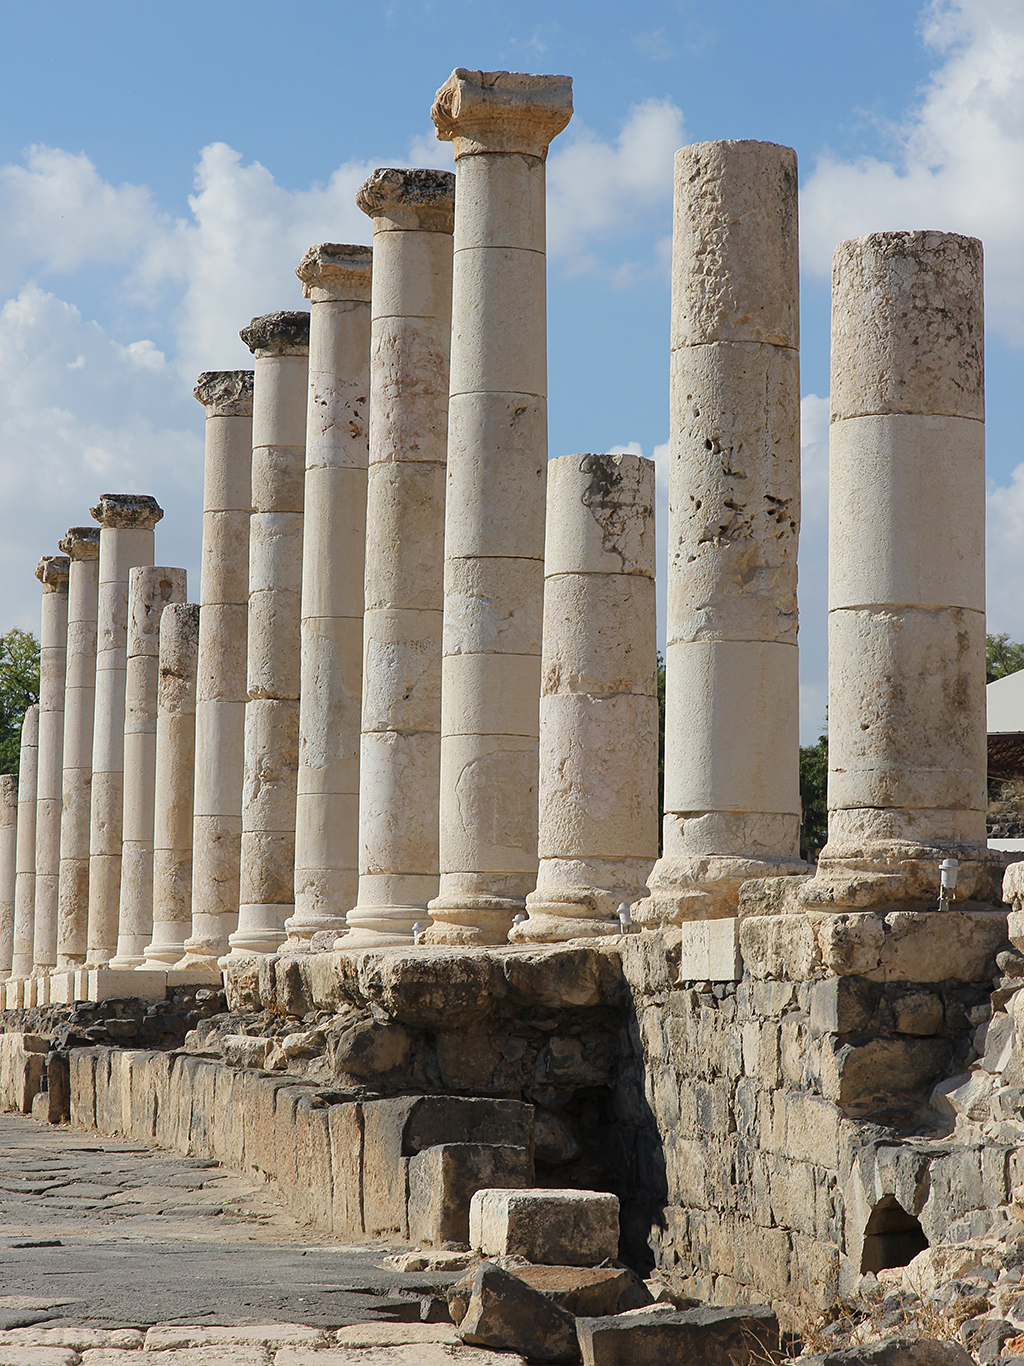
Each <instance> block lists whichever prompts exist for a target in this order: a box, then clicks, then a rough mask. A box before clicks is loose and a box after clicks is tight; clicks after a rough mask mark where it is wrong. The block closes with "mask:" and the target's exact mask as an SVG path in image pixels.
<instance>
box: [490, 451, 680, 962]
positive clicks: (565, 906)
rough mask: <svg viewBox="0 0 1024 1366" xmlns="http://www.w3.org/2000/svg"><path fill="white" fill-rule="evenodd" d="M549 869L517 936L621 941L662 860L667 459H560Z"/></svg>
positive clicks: (545, 838) (550, 602)
mask: <svg viewBox="0 0 1024 1366" xmlns="http://www.w3.org/2000/svg"><path fill="white" fill-rule="evenodd" d="M544 575H545V577H544V655H543V668H542V677H543V683H542V688H541V702H540V837H539V852H540V869H539V872H538V876H537V888H536V891H533V892H531V893H530V895H529V896H528V897H527V898H526V909H527V910H528V912H529V919H528V920H526V921H523V922H521V923H520V924H518V925H516V926H514V927H513V930H512V933H511V935H510V938H512V939H513V940H541V941H549V942H552V941H556V940H562V939H578V938H582V937H586V938H590V937H592V936H594V935H600V934H618V933H619V930H620V925H619V919H618V908H619V906H620V905H621V904H622V902H624V901H625V902H633V901H636V900H637V899H638V898H639V897H642V896H643V895H644V894H645V892H646V890H647V888H646V885H645V884H646V881H647V875H648V874H649V873H650V871H651V867H652V866H653V864H654V860H655V859H656V858H657V856H658V695H657V663H658V649H657V615H656V605H655V600H654V465H653V463H652V462H651V461H650V460H644V459H643V458H642V457H640V456H636V455H563V456H561V457H560V458H559V459H557V460H552V461H551V463H550V464H549V465H548V511H547V537H546V542H545V549H544Z"/></svg>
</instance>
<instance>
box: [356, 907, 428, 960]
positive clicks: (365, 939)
mask: <svg viewBox="0 0 1024 1366" xmlns="http://www.w3.org/2000/svg"><path fill="white" fill-rule="evenodd" d="M429 920H430V915H429V912H428V911H427V909H426V907H425V906H355V907H353V909H352V910H351V911H349V913H348V918H347V921H346V925H347V929H346V930H344V931H342V932H341V934H339V936H338V938H337V939H336V940H335V941H334V947H335V948H336V949H338V950H348V949H387V948H408V947H409V945H410V944H412V942H413V935H412V927H413V926H414V925H417V924H420V923H421V922H422V923H424V924H426V923H427V922H428V921H429Z"/></svg>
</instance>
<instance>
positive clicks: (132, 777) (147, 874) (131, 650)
mask: <svg viewBox="0 0 1024 1366" xmlns="http://www.w3.org/2000/svg"><path fill="white" fill-rule="evenodd" d="M187 596H188V594H187V589H186V581H185V571H184V569H171V568H168V566H166V565H142V566H140V567H139V568H137V569H133V570H132V571H131V572H130V574H129V576H128V651H127V665H126V669H125V698H124V819H123V821H122V828H121V901H120V908H119V911H118V918H117V954H116V956H115V957H114V958H112V959H111V960H110V966H111V967H112V968H115V969H118V968H140V967H142V966H143V962H144V960H145V956H146V946H147V945H148V944H149V942H150V940H151V939H152V937H153V829H154V821H155V816H156V724H157V723H156V712H157V692H158V689H159V683H160V659H159V656H160V619H161V617H162V615H163V611H164V608H165V607H167V606H168V605H169V604H170V603H179V602H184V601H185V598H186V597H187Z"/></svg>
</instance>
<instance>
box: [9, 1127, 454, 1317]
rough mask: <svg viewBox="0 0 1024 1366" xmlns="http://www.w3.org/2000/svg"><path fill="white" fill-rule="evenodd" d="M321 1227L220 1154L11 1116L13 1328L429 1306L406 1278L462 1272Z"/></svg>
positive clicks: (375, 1313) (422, 1289) (374, 1312)
mask: <svg viewBox="0 0 1024 1366" xmlns="http://www.w3.org/2000/svg"><path fill="white" fill-rule="evenodd" d="M314 1236H315V1237H316V1241H315V1242H314V1241H313V1238H314ZM321 1237H322V1235H312V1234H311V1233H310V1231H309V1230H308V1229H304V1228H303V1227H302V1226H301V1225H300V1224H298V1223H297V1222H296V1220H295V1219H294V1218H293V1217H292V1216H291V1215H290V1214H289V1213H288V1212H287V1211H286V1210H285V1209H283V1208H282V1207H281V1206H280V1205H279V1204H278V1203H277V1202H276V1201H275V1200H274V1198H273V1196H272V1195H271V1194H270V1192H269V1191H268V1190H267V1189H266V1188H264V1187H261V1186H257V1185H255V1184H254V1183H252V1182H250V1181H246V1180H243V1179H242V1178H240V1177H238V1176H235V1175H234V1174H233V1173H230V1172H227V1171H225V1169H224V1168H222V1167H219V1166H218V1165H217V1164H216V1163H212V1162H205V1161H200V1160H198V1159H193V1158H184V1157H178V1156H176V1155H173V1154H170V1153H163V1152H157V1151H153V1150H151V1149H148V1148H139V1147H136V1146H135V1145H133V1144H131V1143H128V1142H119V1141H117V1140H115V1139H107V1138H103V1137H102V1136H101V1135H96V1134H93V1133H83V1132H82V1131H80V1130H74V1129H68V1128H55V1127H50V1126H48V1125H41V1124H37V1123H36V1122H35V1121H33V1120H31V1119H25V1118H21V1117H16V1116H10V1115H2V1116H0V1331H3V1330H9V1329H15V1328H18V1327H19V1326H21V1325H25V1326H27V1325H29V1324H32V1323H35V1322H38V1323H39V1324H40V1327H46V1328H51V1327H59V1326H60V1325H67V1324H76V1325H78V1324H92V1325H96V1326H97V1327H103V1328H107V1329H111V1328H122V1327H135V1328H147V1327H149V1326H150V1325H153V1324H161V1323H164V1324H182V1323H189V1324H225V1325H229V1324H254V1323H268V1322H278V1323H281V1322H284V1323H293V1324H294V1323H299V1324H309V1325H316V1326H318V1327H321V1328H326V1327H333V1326H339V1325H343V1324H354V1323H360V1322H366V1321H369V1320H374V1319H382V1318H384V1319H392V1320H394V1319H396V1318H401V1319H409V1318H411V1317H416V1318H418V1316H419V1313H418V1310H419V1306H418V1302H417V1300H416V1299H415V1298H410V1299H406V1300H405V1301H404V1302H403V1301H401V1300H399V1299H396V1295H397V1294H398V1292H399V1291H400V1292H401V1294H402V1295H404V1296H408V1297H416V1296H418V1295H421V1294H424V1293H428V1292H429V1291H430V1290H431V1289H432V1288H433V1287H434V1286H436V1285H438V1284H440V1283H443V1282H445V1281H447V1280H451V1279H452V1277H451V1276H444V1275H442V1274H440V1273H435V1272H424V1273H420V1274H419V1275H418V1276H416V1275H409V1274H405V1275H401V1274H399V1273H396V1272H393V1271H383V1270H381V1269H380V1266H379V1264H380V1261H381V1258H382V1256H383V1255H384V1254H385V1253H386V1252H387V1251H388V1249H387V1248H386V1247H385V1246H384V1245H382V1244H374V1245H370V1246H368V1247H359V1248H353V1247H344V1246H341V1245H338V1244H333V1245H332V1244H330V1243H326V1244H325V1243H324V1242H322V1241H321ZM31 1306H35V1307H34V1308H33V1307H31ZM44 1306H45V1307H44Z"/></svg>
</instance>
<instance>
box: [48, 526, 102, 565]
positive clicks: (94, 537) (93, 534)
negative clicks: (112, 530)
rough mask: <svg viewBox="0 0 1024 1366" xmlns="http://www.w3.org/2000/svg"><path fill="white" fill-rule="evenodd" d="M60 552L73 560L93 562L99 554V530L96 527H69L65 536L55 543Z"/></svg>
mask: <svg viewBox="0 0 1024 1366" xmlns="http://www.w3.org/2000/svg"><path fill="white" fill-rule="evenodd" d="M57 549H58V550H62V551H63V552H64V554H65V555H69V556H70V557H71V559H73V560H95V559H98V558H99V553H100V529H99V527H98V526H69V527H68V530H67V535H65V536H62V537H61V538H60V540H59V541H58V542H57Z"/></svg>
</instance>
